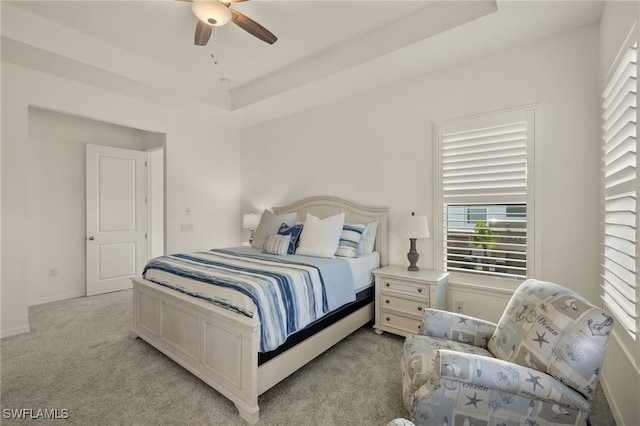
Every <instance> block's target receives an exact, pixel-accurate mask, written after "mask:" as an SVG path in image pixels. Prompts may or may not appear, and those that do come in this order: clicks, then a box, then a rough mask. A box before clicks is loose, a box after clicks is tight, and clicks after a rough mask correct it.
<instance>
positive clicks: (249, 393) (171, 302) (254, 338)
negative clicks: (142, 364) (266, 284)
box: [132, 278, 374, 424]
mask: <svg viewBox="0 0 640 426" xmlns="http://www.w3.org/2000/svg"><path fill="white" fill-rule="evenodd" d="M373 316H374V307H373V302H371V303H369V304H367V305H365V306H364V307H362V308H360V309H359V310H357V311H355V312H354V313H352V314H351V315H348V316H347V317H345V318H344V319H342V320H340V321H338V322H336V323H334V324H333V325H331V326H329V327H327V328H326V329H324V330H322V331H321V332H319V333H317V334H316V335H314V336H312V337H310V338H308V339H307V340H305V341H303V342H302V343H300V344H298V345H296V346H294V347H293V348H291V349H289V350H288V351H286V352H284V353H282V354H280V355H278V356H277V357H275V358H274V359H272V360H270V361H268V362H266V363H265V364H263V365H261V366H260V367H258V349H259V346H260V341H259V339H260V334H259V333H260V330H259V327H260V323H259V322H258V321H256V320H254V319H252V318H247V317H245V316H243V315H240V314H237V313H233V312H231V311H228V310H227V309H224V308H221V307H218V306H216V305H212V304H209V303H206V302H202V301H200V300H197V299H194V298H192V297H189V296H186V295H183V294H181V293H179V292H176V291H173V290H169V289H166V288H164V287H162V286H159V285H157V284H154V283H150V282H148V281H146V280H144V279H142V278H135V279H133V329H132V334H133V335H134V336H135V337H140V338H142V339H143V340H145V341H146V342H148V343H149V344H151V345H152V346H154V347H155V348H156V349H158V350H159V351H160V352H162V353H164V354H165V355H167V356H168V357H169V358H171V359H172V360H174V361H175V362H177V363H178V364H180V365H181V366H182V367H184V368H186V369H187V370H189V371H190V372H191V373H192V374H193V375H195V376H196V377H198V378H200V379H201V380H202V381H204V382H205V383H207V384H208V385H209V386H211V387H212V388H214V389H216V390H217V391H218V392H220V393H221V394H223V395H224V396H225V397H226V398H228V399H229V400H231V401H232V402H233V403H234V404H235V406H236V408H237V409H238V411H239V413H240V416H241V417H242V418H243V419H244V420H246V421H247V422H249V423H250V424H255V423H256V422H257V421H258V417H259V407H258V395H260V394H262V393H263V392H265V391H267V390H269V389H270V388H271V387H273V386H275V385H276V384H278V383H279V382H280V381H282V380H283V379H285V378H286V377H288V376H289V375H291V374H292V373H293V372H295V371H296V370H298V369H299V368H301V367H302V366H304V365H305V364H307V363H308V362H309V361H311V360H312V359H314V358H316V357H317V356H318V355H320V354H322V353H323V352H324V351H326V350H327V349H329V348H330V347H332V346H333V345H335V344H336V343H338V342H339V341H340V340H342V339H344V338H345V337H347V336H348V335H349V334H351V333H353V332H354V331H355V330H357V329H358V328H360V327H362V326H363V325H365V324H366V323H368V322H369V321H371V320H372V319H373Z"/></svg>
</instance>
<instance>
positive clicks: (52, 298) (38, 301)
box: [29, 290, 86, 306]
mask: <svg viewBox="0 0 640 426" xmlns="http://www.w3.org/2000/svg"><path fill="white" fill-rule="evenodd" d="M84 296H86V292H85V291H84V290H83V291H75V292H73V293H67V294H58V295H55V296H49V297H43V298H40V299H34V300H30V301H29V306H36V305H44V304H45V303H51V302H59V301H60V300H67V299H75V298H76V297H84Z"/></svg>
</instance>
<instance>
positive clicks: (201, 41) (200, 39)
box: [194, 19, 213, 46]
mask: <svg viewBox="0 0 640 426" xmlns="http://www.w3.org/2000/svg"><path fill="white" fill-rule="evenodd" d="M212 30H213V27H212V26H211V25H209V24H205V23H204V22H202V21H201V20H199V19H198V25H197V26H196V35H195V38H194V42H195V44H196V46H206V45H207V43H208V42H209V37H211V31H212Z"/></svg>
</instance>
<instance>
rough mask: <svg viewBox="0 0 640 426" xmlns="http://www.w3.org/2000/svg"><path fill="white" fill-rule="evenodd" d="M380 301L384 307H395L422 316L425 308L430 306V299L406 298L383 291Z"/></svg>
mask: <svg viewBox="0 0 640 426" xmlns="http://www.w3.org/2000/svg"><path fill="white" fill-rule="evenodd" d="M380 296H381V300H380V303H381V305H382V309H393V310H395V311H401V312H404V313H407V314H410V315H416V316H418V317H420V318H422V314H423V313H424V311H425V309H428V308H429V299H421V300H420V299H419V300H415V299H405V298H404V297H397V296H394V295H391V294H389V293H385V292H382V294H381V295H380Z"/></svg>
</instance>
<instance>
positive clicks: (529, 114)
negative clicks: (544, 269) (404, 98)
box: [433, 103, 542, 289]
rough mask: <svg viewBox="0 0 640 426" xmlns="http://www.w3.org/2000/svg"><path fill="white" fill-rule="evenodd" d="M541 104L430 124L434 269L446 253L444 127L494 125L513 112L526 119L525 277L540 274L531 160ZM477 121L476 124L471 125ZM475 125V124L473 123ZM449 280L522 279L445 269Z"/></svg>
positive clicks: (514, 282) (506, 284)
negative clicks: (433, 208) (433, 159)
mask: <svg viewBox="0 0 640 426" xmlns="http://www.w3.org/2000/svg"><path fill="white" fill-rule="evenodd" d="M541 108H542V106H541V104H539V103H536V104H529V105H525V106H520V107H514V108H509V109H504V110H498V111H493V112H487V113H481V114H477V115H473V116H467V117H462V118H457V119H452V120H446V121H441V122H437V123H434V125H433V145H434V158H435V164H436V167H434V179H433V182H434V191H433V193H434V206H435V211H434V224H433V228H434V239H435V250H434V265H436V269H440V270H446V255H445V252H444V250H445V247H444V240H445V239H446V232H447V230H446V227H445V225H444V221H445V217H444V214H445V213H444V211H445V208H444V194H443V162H442V155H443V146H442V139H443V131H444V129H445V128H446V127H447V126H451V125H456V126H458V125H464V123H467V124H468V125H469V126H470V128H471V129H472V128H476V126H478V127H479V126H491V125H495V124H500V123H504V116H506V115H511V114H514V113H522V114H523V116H524V118H525V119H526V121H527V123H528V126H527V194H526V204H527V227H526V229H527V251H526V253H527V273H526V275H527V278H534V277H538V276H540V267H539V262H538V261H537V259H539V258H540V254H539V250H540V248H539V246H540V245H539V244H537V242H538V241H539V240H540V237H539V234H538V231H537V229H538V227H537V226H536V218H537V217H540V215H539V210H540V203H536V200H539V199H540V197H539V196H538V195H537V192H536V191H537V188H538V186H539V185H536V176H541V174H540V172H539V170H538V167H539V166H538V162H537V161H535V160H536V158H539V146H540V143H538V139H539V137H540V121H541V120H540V117H541ZM475 123H477V124H475ZM474 124H475V125H474ZM449 281H450V282H454V283H460V284H468V285H479V286H486V287H498V288H504V289H513V288H515V287H517V286H518V285H520V284H521V283H522V282H523V281H524V280H519V279H511V278H503V277H496V276H489V275H479V274H475V273H465V272H458V271H450V272H449Z"/></svg>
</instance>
